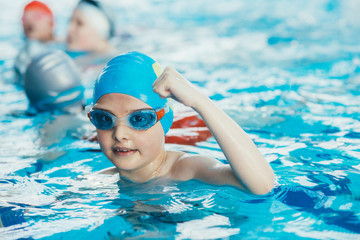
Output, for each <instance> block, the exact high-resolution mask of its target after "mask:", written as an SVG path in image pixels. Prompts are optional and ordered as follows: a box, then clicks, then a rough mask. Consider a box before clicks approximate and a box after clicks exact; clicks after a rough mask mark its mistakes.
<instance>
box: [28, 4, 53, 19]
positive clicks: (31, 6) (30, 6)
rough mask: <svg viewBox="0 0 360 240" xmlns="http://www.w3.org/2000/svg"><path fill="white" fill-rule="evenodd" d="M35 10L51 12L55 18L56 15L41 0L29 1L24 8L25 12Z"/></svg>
mask: <svg viewBox="0 0 360 240" xmlns="http://www.w3.org/2000/svg"><path fill="white" fill-rule="evenodd" d="M34 10H36V11H40V12H43V13H46V14H49V15H50V16H51V18H52V19H54V15H53V13H52V11H51V10H50V8H49V7H48V6H47V5H46V4H45V3H42V2H39V1H32V2H30V3H28V4H27V5H26V6H25V8H24V14H25V12H27V11H34Z"/></svg>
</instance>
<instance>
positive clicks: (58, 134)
mask: <svg viewBox="0 0 360 240" xmlns="http://www.w3.org/2000/svg"><path fill="white" fill-rule="evenodd" d="M47 2H48V3H49V5H50V6H51V7H52V8H53V9H54V11H55V14H56V16H57V19H56V20H57V29H56V31H57V34H58V35H59V36H60V37H64V36H65V31H66V24H67V22H68V18H69V15H70V12H69V9H71V6H74V4H75V3H74V2H73V1H70V0H63V1H47ZM108 2H110V1H108ZM111 2H114V1H111ZM23 4H24V1H16V2H14V3H11V4H8V3H7V2H6V3H5V1H0V6H1V7H0V23H1V32H0V53H1V54H0V72H1V75H0V99H1V101H0V166H1V167H0V206H1V207H3V208H1V209H0V215H1V219H2V222H3V225H4V223H6V224H7V225H6V224H5V225H6V226H5V227H4V228H0V239H20V238H25V239H51V240H52V239H359V238H360V214H359V213H360V161H359V158H360V153H359V151H360V107H359V106H360V44H359V39H360V15H359V14H358V13H359V12H360V3H359V2H358V1H356V0H343V1H341V0H337V1H330V0H318V1H300V0H297V1H289V0H278V1H260V0H255V1H251V2H250V1H241V0H226V1H209V0H198V1H188V0H182V1H160V0H141V1H140V0H139V1H116V3H113V4H115V5H114V10H115V11H116V12H117V13H118V15H117V21H118V23H119V24H118V26H117V31H118V34H119V35H122V36H128V37H127V38H122V39H121V41H120V40H116V39H115V40H114V43H115V44H116V45H117V47H118V48H119V50H120V51H130V50H138V51H142V52H145V53H147V54H149V55H151V56H153V57H154V58H156V59H157V60H158V61H159V62H160V63H161V64H162V65H172V66H174V67H176V68H177V69H178V70H179V71H180V72H181V73H183V74H184V75H185V76H186V77H187V78H188V79H189V80H191V81H192V82H193V83H194V84H195V85H197V86H198V87H200V88H201V89H202V91H203V92H204V93H206V94H207V95H209V96H210V97H211V98H212V99H213V100H214V101H216V103H217V104H218V105H219V106H220V107H222V108H223V109H224V110H225V111H226V112H227V113H228V114H229V115H230V116H232V117H233V118H234V119H235V120H236V121H237V122H238V123H239V124H240V125H241V126H242V127H243V128H244V129H245V130H246V131H247V133H248V134H249V135H250V136H251V138H252V139H253V140H254V142H255V143H256V144H257V146H258V147H259V149H260V151H261V152H262V153H263V154H264V156H265V158H266V159H267V161H269V162H270V164H271V166H272V167H273V169H274V171H275V174H276V185H275V188H274V190H273V191H272V192H271V193H269V194H268V195H265V196H251V195H248V194H245V193H243V192H241V191H239V190H237V189H235V188H232V187H218V186H211V185H206V184H203V183H200V182H197V181H189V182H162V181H160V180H159V181H153V182H149V183H146V184H129V183H124V182H119V181H118V177H117V176H107V175H101V174H98V173H97V172H98V171H99V170H102V169H104V168H107V167H110V166H111V163H109V161H108V160H107V159H106V158H105V157H104V156H103V155H102V154H101V153H100V152H99V151H98V150H99V146H98V145H97V144H96V143H92V142H89V141H87V140H83V139H82V136H84V135H87V134H89V133H90V132H91V131H92V127H91V126H90V124H89V123H88V121H87V119H86V116H85V115H78V116H52V115H49V114H40V115H38V116H35V117H29V116H26V115H24V111H25V110H26V109H27V100H26V96H25V95H24V93H23V91H22V89H21V88H19V87H18V86H16V85H14V84H13V82H12V80H13V78H14V75H13V72H12V65H13V60H14V57H15V56H16V54H17V52H18V51H19V48H20V46H21V44H22V41H23V37H22V35H21V25H20V24H19V19H20V15H21V7H22V6H23ZM19 9H20V10H19ZM82 73H83V77H84V84H85V85H86V87H87V92H86V96H87V102H90V101H91V100H90V98H91V82H92V81H93V79H94V76H96V74H97V72H96V71H93V70H91V69H83V72H82ZM74 122H76V123H78V124H77V125H76V124H75V125H74V124H73V123H74ZM167 148H168V149H172V150H182V151H186V152H191V153H199V154H205V155H211V156H213V157H216V158H217V159H219V161H225V158H224V156H223V154H222V153H221V151H220V150H219V146H218V145H217V144H216V142H215V140H214V139H213V138H210V139H209V140H208V141H206V142H202V143H199V144H198V146H196V147H191V146H179V145H167Z"/></svg>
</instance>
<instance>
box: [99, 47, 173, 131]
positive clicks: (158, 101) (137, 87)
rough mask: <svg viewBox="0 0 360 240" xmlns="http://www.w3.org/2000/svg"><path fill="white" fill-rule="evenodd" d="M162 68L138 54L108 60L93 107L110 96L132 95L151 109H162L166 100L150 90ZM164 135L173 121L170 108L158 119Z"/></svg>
mask: <svg viewBox="0 0 360 240" xmlns="http://www.w3.org/2000/svg"><path fill="white" fill-rule="evenodd" d="M161 72H162V69H161V66H160V64H159V63H158V62H156V61H155V60H154V59H152V58H150V57H148V56H146V55H145V54H142V53H139V52H129V53H126V54H122V55H119V56H117V57H115V58H113V59H112V60H110V61H109V62H108V63H107V64H106V66H105V67H104V69H103V71H102V72H101V73H100V75H99V77H98V78H97V80H96V82H95V88H94V96H93V97H94V98H93V104H95V103H96V102H97V101H98V100H99V98H100V97H101V96H103V95H105V94H109V93H122V94H126V95H130V96H133V97H135V98H137V99H140V100H141V101H143V102H145V103H146V104H148V105H149V106H150V107H152V108H153V109H157V108H162V107H164V106H165V105H167V104H168V100H167V99H164V98H161V97H160V96H159V95H158V94H157V93H155V92H154V91H153V87H152V85H153V83H154V82H155V80H156V79H157V77H158V76H159V75H160V74H161ZM160 122H161V125H162V127H163V129H164V133H165V134H166V133H167V132H168V131H169V129H170V127H171V125H172V122H173V110H172V106H170V108H169V112H167V113H166V114H165V116H164V117H163V118H162V119H161V120H160Z"/></svg>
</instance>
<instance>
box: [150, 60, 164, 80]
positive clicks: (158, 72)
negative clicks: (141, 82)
mask: <svg viewBox="0 0 360 240" xmlns="http://www.w3.org/2000/svg"><path fill="white" fill-rule="evenodd" d="M152 68H153V69H154V72H155V74H156V76H157V77H159V76H160V75H161V73H162V71H163V70H162V68H161V66H160V64H159V63H158V62H154V63H153V65H152Z"/></svg>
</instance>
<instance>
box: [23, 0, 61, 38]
mask: <svg viewBox="0 0 360 240" xmlns="http://www.w3.org/2000/svg"><path fill="white" fill-rule="evenodd" d="M22 26H23V29H24V34H25V36H26V37H27V38H29V39H35V40H38V41H41V42H49V41H54V40H55V36H54V15H53V13H52V11H51V10H50V8H49V7H48V6H47V5H46V4H44V3H42V2H39V1H32V2H30V3H28V4H27V5H26V6H25V7H24V13H23V16H22Z"/></svg>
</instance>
